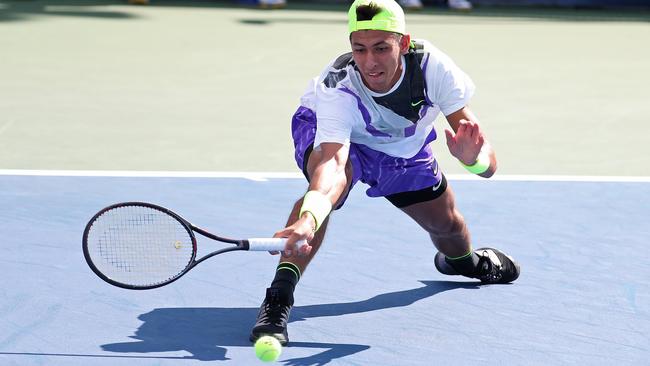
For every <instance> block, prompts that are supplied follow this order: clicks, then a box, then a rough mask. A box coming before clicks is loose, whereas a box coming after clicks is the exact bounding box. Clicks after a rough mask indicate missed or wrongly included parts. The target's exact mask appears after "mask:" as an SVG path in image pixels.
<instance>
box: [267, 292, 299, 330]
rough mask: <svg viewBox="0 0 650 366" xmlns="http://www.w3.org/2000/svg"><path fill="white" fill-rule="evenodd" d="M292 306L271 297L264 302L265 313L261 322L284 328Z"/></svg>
mask: <svg viewBox="0 0 650 366" xmlns="http://www.w3.org/2000/svg"><path fill="white" fill-rule="evenodd" d="M289 309H291V305H288V304H283V303H282V302H281V301H280V299H279V298H278V297H275V296H273V297H271V298H269V299H268V301H265V302H264V311H263V313H262V317H261V319H260V320H261V321H262V322H264V323H267V324H273V325H277V326H283V325H284V324H283V323H284V322H286V320H287V318H288V315H289Z"/></svg>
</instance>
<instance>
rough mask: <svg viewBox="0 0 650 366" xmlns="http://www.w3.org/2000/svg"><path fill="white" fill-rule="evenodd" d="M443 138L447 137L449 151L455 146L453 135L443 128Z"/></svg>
mask: <svg viewBox="0 0 650 366" xmlns="http://www.w3.org/2000/svg"><path fill="white" fill-rule="evenodd" d="M445 136H446V137H447V146H448V147H449V148H450V149H451V148H452V146H454V145H456V139H455V137H454V133H453V132H452V131H451V130H450V129H448V128H445Z"/></svg>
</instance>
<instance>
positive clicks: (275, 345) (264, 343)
mask: <svg viewBox="0 0 650 366" xmlns="http://www.w3.org/2000/svg"><path fill="white" fill-rule="evenodd" d="M281 353H282V345H281V344H280V341H278V340H277V339H276V338H275V337H271V336H262V337H260V338H259V339H258V340H257V341H256V342H255V356H257V358H259V359H260V360H262V361H264V362H273V361H275V360H277V359H278V357H280V354H281Z"/></svg>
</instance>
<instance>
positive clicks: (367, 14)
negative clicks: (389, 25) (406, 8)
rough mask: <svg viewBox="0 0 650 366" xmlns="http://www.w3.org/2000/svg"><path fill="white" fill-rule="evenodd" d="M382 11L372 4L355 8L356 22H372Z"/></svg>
mask: <svg viewBox="0 0 650 366" xmlns="http://www.w3.org/2000/svg"><path fill="white" fill-rule="evenodd" d="M382 10H383V9H382V8H381V7H380V6H379V5H377V4H376V3H374V2H370V3H369V4H368V5H360V6H359V7H357V21H363V20H372V18H374V17H375V15H377V14H379V13H380V12H381V11H382Z"/></svg>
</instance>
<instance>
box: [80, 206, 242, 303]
mask: <svg viewBox="0 0 650 366" xmlns="http://www.w3.org/2000/svg"><path fill="white" fill-rule="evenodd" d="M129 206H139V207H147V208H151V209H154V210H157V211H160V212H162V213H164V214H167V215H169V216H171V217H172V218H174V219H175V220H176V221H178V222H179V223H180V224H181V225H182V226H183V228H184V229H185V230H186V231H187V233H188V234H189V237H190V240H191V241H192V256H191V258H190V261H189V262H188V264H187V266H185V268H184V269H183V270H182V271H181V272H179V273H178V274H176V275H175V276H173V277H171V278H169V279H168V280H166V281H164V282H161V283H157V284H153V285H147V286H138V285H132V284H126V283H122V282H118V281H115V280H113V279H111V278H110V277H108V276H106V275H105V274H104V273H102V272H101V271H100V270H99V269H98V268H97V266H96V265H95V263H94V262H93V260H92V258H91V256H90V251H89V250H88V235H89V234H90V230H91V228H92V226H93V224H94V223H95V221H97V219H98V218H99V217H100V216H102V215H104V214H105V213H106V212H108V211H110V210H113V209H116V208H120V207H129ZM195 232H196V233H198V234H200V235H202V236H204V237H206V238H209V239H213V240H216V241H220V242H223V243H229V244H234V245H233V246H230V247H225V248H221V249H219V250H215V251H213V252H211V253H208V254H206V255H205V256H203V257H201V258H199V259H196V254H197V250H198V249H197V248H198V246H197V241H196V235H194V233H195ZM82 248H83V253H84V258H85V259H86V262H87V263H88V266H89V267H90V269H91V270H92V271H93V272H94V273H95V274H96V275H97V276H98V277H99V278H101V279H102V280H104V281H106V282H108V283H109V284H111V285H113V286H117V287H121V288H124V289H128V290H150V289H154V288H158V287H162V286H166V285H168V284H170V283H172V282H174V281H176V280H178V279H179V278H181V277H182V276H183V275H185V274H186V273H187V272H189V271H190V270H191V269H192V268H194V266H196V265H197V264H199V263H201V262H203V261H204V260H206V259H208V258H211V257H214V256H215V255H219V254H222V253H226V252H233V251H238V250H248V249H249V242H248V240H246V239H244V240H236V239H230V238H226V237H222V236H218V235H215V234H212V233H210V232H207V231H205V230H203V229H201V228H199V227H197V226H194V225H193V224H191V223H190V222H189V221H187V220H185V219H184V218H182V217H181V216H180V215H178V214H177V213H175V212H174V211H172V210H170V209H168V208H165V207H162V206H158V205H155V204H153V203H148V202H137V201H131V202H120V203H116V204H113V205H110V206H108V207H105V208H103V209H101V210H100V211H99V212H97V213H96V214H95V215H94V216H93V217H92V218H91V219H90V221H88V224H86V228H85V229H84V233H83V237H82Z"/></svg>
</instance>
